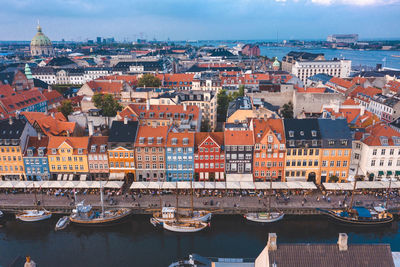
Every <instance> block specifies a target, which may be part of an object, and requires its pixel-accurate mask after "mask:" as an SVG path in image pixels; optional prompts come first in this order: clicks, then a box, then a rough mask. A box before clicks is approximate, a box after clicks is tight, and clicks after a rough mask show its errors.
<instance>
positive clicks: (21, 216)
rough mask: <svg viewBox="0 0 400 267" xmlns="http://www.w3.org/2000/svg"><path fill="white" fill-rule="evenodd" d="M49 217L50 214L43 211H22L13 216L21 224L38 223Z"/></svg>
mask: <svg viewBox="0 0 400 267" xmlns="http://www.w3.org/2000/svg"><path fill="white" fill-rule="evenodd" d="M50 217H51V212H50V211H47V210H45V209H43V210H24V211H22V212H20V213H18V214H16V215H15V218H17V219H18V220H20V221H23V222H38V221H43V220H46V219H49V218H50Z"/></svg>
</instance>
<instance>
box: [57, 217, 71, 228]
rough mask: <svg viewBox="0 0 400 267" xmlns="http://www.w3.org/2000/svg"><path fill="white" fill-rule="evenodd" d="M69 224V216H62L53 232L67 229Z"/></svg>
mask: <svg viewBox="0 0 400 267" xmlns="http://www.w3.org/2000/svg"><path fill="white" fill-rule="evenodd" d="M69 223H70V220H69V216H63V217H61V218H60V219H59V220H58V221H57V223H56V226H55V230H56V231H59V230H64V229H65V228H67V226H68V225H69Z"/></svg>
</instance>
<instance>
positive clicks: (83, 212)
mask: <svg viewBox="0 0 400 267" xmlns="http://www.w3.org/2000/svg"><path fill="white" fill-rule="evenodd" d="M100 202H101V212H97V211H93V209H92V206H91V205H90V204H88V205H85V203H84V201H81V202H79V203H78V204H77V205H76V208H75V209H74V210H73V211H72V214H71V215H70V217H69V219H70V221H71V222H72V223H74V224H78V225H85V226H99V225H106V224H113V223H117V222H119V221H121V220H122V219H124V218H126V217H127V216H129V215H130V214H131V210H130V209H128V208H115V209H108V210H105V208H104V196H103V187H102V185H101V181H100Z"/></svg>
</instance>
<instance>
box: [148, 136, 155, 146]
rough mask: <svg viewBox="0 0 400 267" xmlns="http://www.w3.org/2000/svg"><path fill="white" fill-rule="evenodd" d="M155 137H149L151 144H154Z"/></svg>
mask: <svg viewBox="0 0 400 267" xmlns="http://www.w3.org/2000/svg"><path fill="white" fill-rule="evenodd" d="M153 139H154V138H153V137H149V139H148V140H149V141H148V142H149V145H152V144H153Z"/></svg>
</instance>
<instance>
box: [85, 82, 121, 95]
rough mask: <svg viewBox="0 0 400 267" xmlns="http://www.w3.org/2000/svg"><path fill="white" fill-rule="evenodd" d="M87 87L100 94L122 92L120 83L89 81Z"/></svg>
mask: <svg viewBox="0 0 400 267" xmlns="http://www.w3.org/2000/svg"><path fill="white" fill-rule="evenodd" d="M87 85H88V86H89V87H90V88H91V89H92V90H93V91H94V92H96V93H102V94H119V93H121V92H122V91H123V88H124V86H123V85H124V84H123V82H122V81H111V80H108V81H102V80H96V81H90V82H87Z"/></svg>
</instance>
